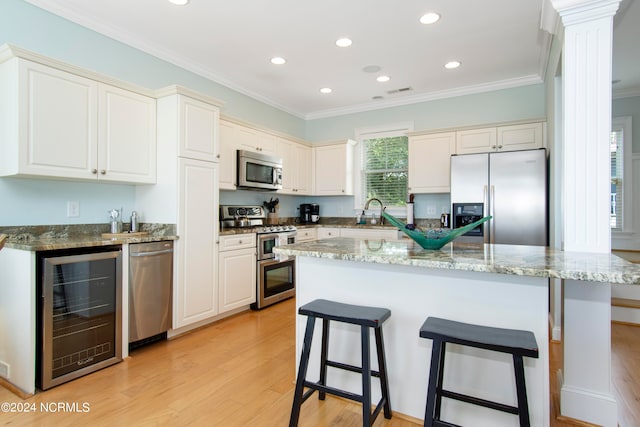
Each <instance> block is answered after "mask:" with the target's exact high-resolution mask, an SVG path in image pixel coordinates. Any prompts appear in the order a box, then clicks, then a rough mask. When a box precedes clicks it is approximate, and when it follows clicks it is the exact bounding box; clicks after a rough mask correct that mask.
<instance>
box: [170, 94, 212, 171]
mask: <svg viewBox="0 0 640 427" xmlns="http://www.w3.org/2000/svg"><path fill="white" fill-rule="evenodd" d="M178 105H179V108H180V148H179V151H178V154H179V156H180V157H187V158H190V159H196V160H205V161H209V162H217V161H218V160H219V159H220V157H221V154H220V144H219V138H218V121H219V119H220V110H219V108H218V106H217V105H211V104H208V103H206V102H202V101H199V100H197V99H193V98H191V97H188V96H184V95H178Z"/></svg>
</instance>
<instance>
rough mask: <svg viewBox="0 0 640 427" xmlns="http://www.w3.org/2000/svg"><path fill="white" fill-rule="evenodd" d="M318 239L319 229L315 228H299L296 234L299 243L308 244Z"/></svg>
mask: <svg viewBox="0 0 640 427" xmlns="http://www.w3.org/2000/svg"><path fill="white" fill-rule="evenodd" d="M317 238H318V233H317V229H315V228H298V232H297V233H296V243H297V242H308V241H310V240H316V239H317Z"/></svg>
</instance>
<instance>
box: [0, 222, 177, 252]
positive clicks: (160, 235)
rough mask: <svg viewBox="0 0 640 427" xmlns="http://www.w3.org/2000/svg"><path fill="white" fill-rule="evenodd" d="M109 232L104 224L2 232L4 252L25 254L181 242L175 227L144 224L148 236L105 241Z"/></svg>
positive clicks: (130, 236) (9, 229) (33, 227)
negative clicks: (178, 240) (5, 249)
mask: <svg viewBox="0 0 640 427" xmlns="http://www.w3.org/2000/svg"><path fill="white" fill-rule="evenodd" d="M108 231H109V230H108V226H105V225H104V224H89V225H51V226H24V227H6V228H4V229H3V230H2V232H4V233H6V234H7V239H6V240H5V245H4V246H5V248H11V249H18V250H23V251H49V250H58V249H73V248H84V247H95V246H110V245H123V244H129V243H146V242H158V241H163V240H177V239H178V236H177V235H176V234H175V226H173V225H172V224H144V225H143V226H142V230H141V231H145V232H147V233H148V234H145V235H127V234H125V233H123V235H122V236H118V237H116V238H107V237H103V236H102V233H107V232H108Z"/></svg>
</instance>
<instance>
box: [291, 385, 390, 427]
mask: <svg viewBox="0 0 640 427" xmlns="http://www.w3.org/2000/svg"><path fill="white" fill-rule="evenodd" d="M304 386H305V387H307V388H308V389H309V390H307V391H306V392H305V393H304V394H303V395H302V401H301V403H304V402H305V401H306V400H307V399H308V398H309V397H311V395H312V394H313V393H314V392H315V391H316V390H317V391H318V392H322V393H328V394H333V395H335V396H339V397H342V398H344V399H349V400H353V401H355V402H360V403H362V401H363V400H364V399H363V397H362V395H360V394H355V393H351V392H349V391H344V390H340V389H337V388H333V387H329V386H326V385H322V384H318V383H316V382H312V381H305V382H304ZM385 403H387V402H386V399H385V398H384V397H382V398H381V399H380V401H379V402H378V404H377V405H376V408H375V409H374V410H373V412H372V413H371V422H372V423H373V421H375V419H376V417H377V416H378V414H379V413H380V411H381V410H382V409H383V408H384V404H385Z"/></svg>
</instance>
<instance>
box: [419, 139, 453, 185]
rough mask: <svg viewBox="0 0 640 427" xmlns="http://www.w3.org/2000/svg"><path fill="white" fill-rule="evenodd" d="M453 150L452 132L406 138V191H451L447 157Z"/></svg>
mask: <svg viewBox="0 0 640 427" xmlns="http://www.w3.org/2000/svg"><path fill="white" fill-rule="evenodd" d="M455 148H456V133H455V132H445V133H436V134H429V135H412V136H410V137H409V175H408V188H407V189H408V190H409V192H410V193H448V192H449V191H450V190H451V179H450V178H451V177H450V175H451V169H450V168H451V162H450V157H451V155H452V154H454V153H455Z"/></svg>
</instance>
